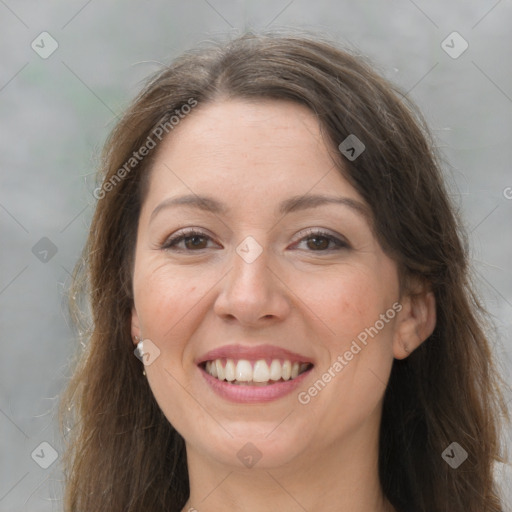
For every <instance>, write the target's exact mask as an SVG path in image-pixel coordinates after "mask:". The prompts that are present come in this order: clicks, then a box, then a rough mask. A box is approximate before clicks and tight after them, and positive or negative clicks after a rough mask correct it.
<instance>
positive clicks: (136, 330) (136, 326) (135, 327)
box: [131, 306, 142, 345]
mask: <svg viewBox="0 0 512 512" xmlns="http://www.w3.org/2000/svg"><path fill="white" fill-rule="evenodd" d="M140 332H141V329H140V322H139V315H138V314H137V310H136V309H135V306H133V307H132V328H131V333H132V340H133V344H134V345H137V343H138V342H139V340H140V339H141V338H142V336H141V334H140ZM137 338H138V339H137Z"/></svg>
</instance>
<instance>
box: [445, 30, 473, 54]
mask: <svg viewBox="0 0 512 512" xmlns="http://www.w3.org/2000/svg"><path fill="white" fill-rule="evenodd" d="M468 47H469V44H468V42H467V41H466V40H465V39H464V38H463V37H462V36H461V35H460V34H459V33H458V32H452V33H451V34H450V35H449V36H447V37H446V39H444V40H443V42H442V43H441V48H442V49H443V50H444V51H445V52H446V53H447V54H448V55H449V56H450V57H451V58H452V59H458V58H459V57H460V56H461V55H462V54H463V53H464V52H465V51H466V50H467V49H468Z"/></svg>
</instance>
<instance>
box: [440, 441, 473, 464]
mask: <svg viewBox="0 0 512 512" xmlns="http://www.w3.org/2000/svg"><path fill="white" fill-rule="evenodd" d="M441 457H442V458H443V459H444V460H445V462H446V463H447V464H449V465H450V466H451V467H452V468H453V469H457V468H458V467H459V466H460V465H461V464H462V463H463V462H464V461H465V460H466V459H467V458H468V452H467V451H466V450H464V448H462V446H461V445H460V444H459V443H456V442H455V441H454V442H453V443H452V444H450V445H449V446H448V448H446V450H445V451H444V452H443V453H442V454H441Z"/></svg>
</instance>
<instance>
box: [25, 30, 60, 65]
mask: <svg viewBox="0 0 512 512" xmlns="http://www.w3.org/2000/svg"><path fill="white" fill-rule="evenodd" d="M30 46H31V48H32V50H34V51H35V52H36V53H37V54H38V55H39V57H41V58H42V59H47V58H48V57H50V55H52V54H53V52H54V51H55V50H56V49H57V48H58V47H59V43H58V42H57V41H56V40H55V39H54V38H53V37H52V36H51V35H50V34H49V33H48V32H41V33H40V34H39V35H38V36H37V37H36V38H35V39H34V40H33V41H32V43H31V45H30Z"/></svg>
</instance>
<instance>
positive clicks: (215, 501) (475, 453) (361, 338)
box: [63, 35, 506, 512]
mask: <svg viewBox="0 0 512 512" xmlns="http://www.w3.org/2000/svg"><path fill="white" fill-rule="evenodd" d="M101 178H102V180H103V181H102V184H101V186H100V187H98V189H97V190H96V191H95V195H96V197H97V198H98V199H99V200H98V204H97V207H96V212H95V215H94V218H93V221H92V226H91V230H90V236H89V240H88V243H87V246H86V248H85V253H84V261H85V265H83V266H80V267H79V268H78V269H77V274H76V286H77V288H78V292H80V293H82V295H83V293H84V292H86V293H88V298H89V301H90V305H91V310H92V327H91V328H90V329H89V332H88V336H89V337H90V339H89V341H88V344H87V345H86V353H85V354H83V355H82V356H81V359H80V361H79V364H78V367H77V369H76V373H75V376H74V377H73V379H72V382H71V384H70V387H69V390H68V392H67V395H66V397H65V398H66V399H65V400H64V402H63V403H64V404H65V405H66V409H64V410H65V411H66V412H67V411H68V406H69V407H70V406H71V404H76V409H75V410H73V409H72V411H73V412H72V414H73V415H74V418H75V421H76V426H75V427H74V428H72V429H71V431H70V434H69V435H70V438H69V439H70V443H69V451H68V455H67V464H68V466H67V467H68V474H67V477H68V480H67V493H66V507H67V508H66V510H69V511H74V512H77V511H93V510H108V511H109V512H114V511H119V512H121V511H123V512H127V511H140V512H142V511H152V512H157V511H162V512H163V511H166V512H167V511H187V510H198V511H200V512H202V511H205V512H206V511H219V510H234V511H236V510H246V511H248V510H250V511H263V510H286V511H295V510H297V511H300V510H310V511H313V510H324V511H331V510H332V511H339V510H350V511H351V512H359V511H361V512H362V511H365V512H368V511H372V512H373V511H379V512H384V511H386V512H387V511H395V512H405V511H407V512H412V511H414V512H427V511H428V512H435V511H446V510H450V511H451V512H459V511H460V512H462V511H465V512H467V511H474V512H482V511H493V512H498V511H501V510H503V504H502V503H501V502H500V498H499V494H498V491H497V489H496V486H495V483H494V480H493V464H494V462H495V461H497V460H501V459H500V453H499V427H500V425H499V421H498V419H499V416H500V414H504V415H505V416H506V410H505V405H504V400H503V398H502V394H501V392H500V388H499V386H500V385H501V384H502V382H501V381H500V379H499V377H498V375H497V373H496V371H495V369H494V366H493V361H492V357H491V350H490V345H489V343H488V341H487V339H486V337H485V335H484V332H483V324H482V309H481V307H480V306H479V304H478V301H477V299H476V298H475V296H474V295H473V293H472V291H471V288H470V285H469V282H468V258H467V254H466V251H465V249H464V244H463V243H462V240H463V234H462V231H461V228H460V226H459V223H458V221H457V219H456V217H455V215H454V212H453V208H452V206H451V205H450V203H449V201H448V196H447V192H446V190H445V187H444V184H443V181H442V178H441V174H440V170H439V164H438V162H437V159H436V156H435V154H434V151H433V145H432V142H431V140H430V139H429V136H428V132H427V130H426V129H425V127H424V126H423V123H422V121H421V118H420V116H419V115H418V114H415V111H414V109H413V107H411V106H410V105H409V103H408V101H407V98H405V97H404V96H403V95H401V94H400V93H399V92H398V91H397V90H396V89H394V87H393V86H392V85H390V84H389V83H387V82H386V81H385V80H384V79H382V78H381V77H379V76H377V75H376V74H375V73H374V72H373V71H372V70H371V68H370V67H369V66H368V65H367V64H365V63H364V62H362V61H361V59H360V58H356V57H354V56H351V55H349V54H348V53H346V52H344V51H342V50H340V49H337V48H336V47H335V46H334V45H332V44H329V43H327V42H324V41H321V40H320V39H311V38H301V37H293V36H292V37H279V36H276V35H266V36H256V35H245V36H242V37H240V38H238V39H236V40H234V41H232V42H230V43H228V44H225V45H218V46H214V47H209V48H206V49H198V50H196V51H193V52H189V53H187V54H185V55H184V56H182V57H181V58H179V59H177V60H176V61H175V62H174V63H173V65H172V66H171V67H169V68H166V69H164V70H163V71H162V72H160V73H159V74H157V75H156V76H154V77H152V79H151V80H150V81H149V83H148V85H147V86H146V87H145V89H144V90H143V91H142V92H141V94H140V95H139V96H138V97H137V98H136V100H135V101H134V103H133V104H132V106H131V107H130V108H129V109H128V111H127V112H126V114H125V116H124V117H123V119H122V120H121V121H120V123H119V124H118V125H117V127H116V128H115V130H114V131H113V133H112V135H111V137H110V139H109V140H108V142H107V144H106V148H105V152H104V167H103V169H102V175H101ZM75 297H76V295H75ZM134 353H135V355H136V356H137V357H135V356H134Z"/></svg>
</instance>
